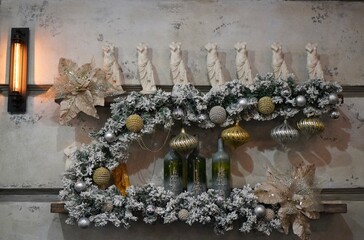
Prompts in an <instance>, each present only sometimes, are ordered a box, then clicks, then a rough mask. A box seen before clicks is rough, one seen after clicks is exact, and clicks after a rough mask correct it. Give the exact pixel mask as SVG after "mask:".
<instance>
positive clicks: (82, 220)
mask: <svg viewBox="0 0 364 240" xmlns="http://www.w3.org/2000/svg"><path fill="white" fill-rule="evenodd" d="M77 225H78V227H79V228H83V229H85V228H88V227H89V226H90V220H89V219H88V218H85V217H82V218H80V219H78V222H77Z"/></svg>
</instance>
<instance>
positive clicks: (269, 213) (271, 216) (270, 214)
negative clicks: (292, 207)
mask: <svg viewBox="0 0 364 240" xmlns="http://www.w3.org/2000/svg"><path fill="white" fill-rule="evenodd" d="M275 216H276V214H275V213H274V211H273V209H271V208H267V209H266V211H265V217H264V219H265V220H266V221H272V220H273V219H274V218H275Z"/></svg>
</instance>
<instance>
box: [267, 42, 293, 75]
mask: <svg viewBox="0 0 364 240" xmlns="http://www.w3.org/2000/svg"><path fill="white" fill-rule="evenodd" d="M271 49H272V52H273V56H272V67H273V73H274V78H275V79H279V78H280V79H282V80H287V78H288V75H289V72H288V69H287V65H286V62H285V61H284V55H283V52H282V45H281V44H280V43H277V42H274V43H273V44H272V45H271Z"/></svg>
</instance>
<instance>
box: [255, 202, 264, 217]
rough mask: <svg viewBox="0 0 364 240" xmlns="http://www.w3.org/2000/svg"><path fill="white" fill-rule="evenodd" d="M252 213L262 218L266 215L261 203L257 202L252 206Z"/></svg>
mask: <svg viewBox="0 0 364 240" xmlns="http://www.w3.org/2000/svg"><path fill="white" fill-rule="evenodd" d="M254 213H255V215H256V216H257V217H258V218H262V217H265V215H266V209H265V207H264V206H263V205H260V204H259V205H257V206H256V207H255V208H254Z"/></svg>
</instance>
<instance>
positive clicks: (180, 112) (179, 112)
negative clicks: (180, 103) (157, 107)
mask: <svg viewBox="0 0 364 240" xmlns="http://www.w3.org/2000/svg"><path fill="white" fill-rule="evenodd" d="M184 115H185V114H184V112H183V110H182V109H181V108H180V107H177V108H175V109H174V110H173V112H172V117H173V118H174V119H175V120H182V118H183V117H184Z"/></svg>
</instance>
